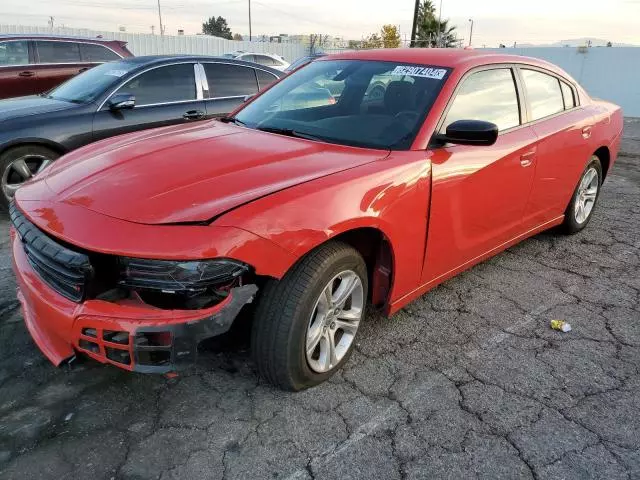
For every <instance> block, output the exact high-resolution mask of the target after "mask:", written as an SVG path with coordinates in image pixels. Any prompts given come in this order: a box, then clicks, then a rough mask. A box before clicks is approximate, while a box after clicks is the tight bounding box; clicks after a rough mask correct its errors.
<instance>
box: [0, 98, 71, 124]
mask: <svg viewBox="0 0 640 480" xmlns="http://www.w3.org/2000/svg"><path fill="white" fill-rule="evenodd" d="M77 106H78V105H77V104H75V103H70V102H63V101H60V100H53V99H52V98H45V97H40V96H38V95H33V96H29V97H18V98H10V99H7V100H0V121H3V120H11V119H14V118H19V117H27V116H30V115H42V114H44V113H51V112H57V111H60V110H67V109H70V108H74V107H77Z"/></svg>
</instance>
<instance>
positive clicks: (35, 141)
mask: <svg viewBox="0 0 640 480" xmlns="http://www.w3.org/2000/svg"><path fill="white" fill-rule="evenodd" d="M30 145H33V146H37V147H45V148H49V149H51V150H53V151H54V152H56V153H57V154H58V155H64V154H65V153H67V152H68V150H67V149H66V148H64V147H63V146H62V145H60V144H59V143H56V142H53V141H51V140H47V139H45V138H19V139H15V140H12V141H11V142H7V143H5V144H3V145H2V146H0V155H4V154H5V153H6V152H7V151H9V150H12V149H14V148H18V147H28V146H30Z"/></svg>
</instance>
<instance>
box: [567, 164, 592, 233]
mask: <svg viewBox="0 0 640 480" xmlns="http://www.w3.org/2000/svg"><path fill="white" fill-rule="evenodd" d="M601 186H602V164H601V163H600V159H599V158H598V157H597V156H595V155H594V156H592V157H591V161H590V162H589V165H587V168H585V169H584V172H582V176H581V177H580V181H579V182H578V186H577V187H576V189H575V191H574V192H573V197H571V201H570V202H569V205H568V206H567V210H566V211H565V213H564V222H563V223H562V226H561V229H562V231H564V233H569V234H571V233H577V232H579V231H580V230H582V229H583V228H584V227H586V226H587V224H588V223H589V220H591V216H592V215H593V211H594V209H595V206H596V202H597V201H598V197H599V196H600V187H601Z"/></svg>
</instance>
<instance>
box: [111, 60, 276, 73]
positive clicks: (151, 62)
mask: <svg viewBox="0 0 640 480" xmlns="http://www.w3.org/2000/svg"><path fill="white" fill-rule="evenodd" d="M117 61H118V62H124V63H130V64H134V65H136V66H140V67H143V66H144V67H147V66H150V65H162V64H164V63H172V62H176V61H178V62H204V61H215V62H220V63H228V64H232V65H243V66H245V67H251V68H258V69H261V70H266V71H268V72H270V73H273V74H276V75H277V76H278V77H281V76H282V75H283V73H282V72H281V71H280V70H276V69H275V68H270V67H266V66H264V65H259V64H257V63H253V62H245V61H244V60H236V59H235V58H228V57H221V56H218V57H217V56H213V55H143V56H140V57H127V58H123V59H121V60H117Z"/></svg>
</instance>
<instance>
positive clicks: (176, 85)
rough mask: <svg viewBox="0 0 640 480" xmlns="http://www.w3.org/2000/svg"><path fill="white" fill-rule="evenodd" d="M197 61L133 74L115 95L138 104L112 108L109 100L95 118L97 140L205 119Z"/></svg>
mask: <svg viewBox="0 0 640 480" xmlns="http://www.w3.org/2000/svg"><path fill="white" fill-rule="evenodd" d="M195 65H196V64H195V63H193V62H183V63H175V64H171V65H162V66H158V67H152V68H150V69H148V70H145V71H143V72H141V73H137V74H135V75H133V77H132V78H128V79H127V80H125V81H124V83H123V84H122V85H121V86H120V87H118V88H117V89H116V90H115V91H114V92H113V94H111V95H110V98H111V97H113V95H115V94H120V93H127V94H130V95H133V96H134V97H135V107H133V108H131V109H121V110H112V109H111V108H110V105H109V99H107V100H105V102H104V104H103V105H102V106H101V107H100V108H99V109H98V111H97V112H96V114H95V116H94V120H93V135H94V141H95V140H99V139H102V138H107V137H112V136H114V135H120V134H123V133H129V132H134V131H137V130H144V129H147V128H155V127H163V126H167V125H175V124H180V123H188V122H193V121H197V120H202V119H203V118H205V105H204V100H203V96H202V86H201V84H200V83H198V82H196V73H195Z"/></svg>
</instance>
